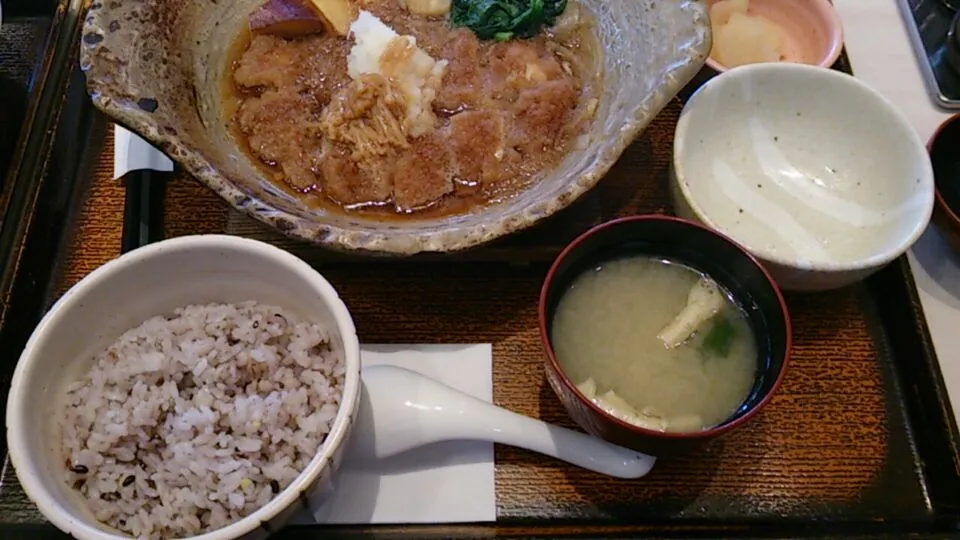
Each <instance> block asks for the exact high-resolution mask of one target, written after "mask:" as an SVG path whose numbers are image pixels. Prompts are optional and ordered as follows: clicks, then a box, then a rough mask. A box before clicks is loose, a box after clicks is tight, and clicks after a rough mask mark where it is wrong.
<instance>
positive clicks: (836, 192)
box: [671, 63, 934, 290]
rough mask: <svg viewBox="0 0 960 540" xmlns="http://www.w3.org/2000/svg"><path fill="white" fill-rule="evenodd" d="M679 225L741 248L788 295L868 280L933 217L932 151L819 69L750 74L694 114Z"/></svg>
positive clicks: (735, 76)
mask: <svg viewBox="0 0 960 540" xmlns="http://www.w3.org/2000/svg"><path fill="white" fill-rule="evenodd" d="M673 152H674V153H673V164H672V165H673V167H672V172H671V184H672V186H671V189H672V195H673V201H674V208H675V211H676V213H677V214H678V215H680V216H682V217H686V218H689V219H695V220H698V221H701V222H703V223H704V224H706V225H708V226H710V227H712V228H714V229H716V230H719V231H720V232H722V233H724V234H726V235H728V236H730V237H731V238H733V239H734V240H735V241H737V242H739V243H740V244H742V245H743V246H744V247H746V248H747V249H748V250H749V251H750V252H752V253H753V254H754V255H755V256H756V257H758V258H759V259H760V260H761V262H763V263H764V264H765V265H766V266H767V267H768V269H769V270H770V271H771V273H772V274H773V276H774V278H775V279H776V280H777V282H778V284H779V285H780V286H781V287H782V288H784V289H789V290H827V289H834V288H839V287H843V286H845V285H849V284H851V283H853V282H856V281H858V280H861V279H863V278H865V277H867V276H868V275H870V274H872V273H873V272H875V271H877V270H878V269H880V268H882V267H883V266H885V265H886V264H887V263H889V262H890V261H892V260H894V259H896V258H897V257H899V256H900V255H902V254H903V253H904V252H905V251H906V250H907V249H909V248H910V246H911V245H913V243H914V242H916V240H917V239H918V238H919V237H920V235H921V234H922V233H923V230H924V229H925V228H926V226H927V223H928V222H929V220H930V216H931V213H932V210H933V200H934V186H933V171H932V167H931V165H930V159H929V157H928V156H927V152H926V149H925V147H924V144H923V141H921V140H920V138H919V136H918V135H917V133H916V132H915V131H914V129H913V128H912V127H911V126H910V124H909V123H908V122H907V120H906V119H905V118H904V117H903V116H902V115H901V114H900V113H899V112H898V111H897V110H896V109H895V108H894V107H893V105H892V104H891V103H890V102H889V101H887V100H886V99H885V98H883V97H882V96H881V95H880V94H879V93H878V92H876V91H875V90H873V89H872V88H870V87H869V86H867V85H866V84H864V83H862V82H860V81H858V80H857V79H855V78H854V77H852V76H850V75H846V74H844V73H840V72H837V71H832V70H829V69H824V68H820V67H815V66H807V65H801V64H789V63H769V64H755V65H748V66H741V67H738V68H736V69H732V70H730V71H727V72H725V73H723V74H721V75H719V76H717V77H715V78H713V79H712V80H710V81H709V82H707V83H706V84H705V85H704V86H703V87H701V88H700V89H699V90H698V91H697V92H696V93H695V94H694V95H693V96H692V97H691V98H690V100H689V101H688V102H687V104H686V106H685V107H684V109H683V113H682V114H681V116H680V120H679V123H678V125H677V130H676V134H675V138H674V150H673Z"/></svg>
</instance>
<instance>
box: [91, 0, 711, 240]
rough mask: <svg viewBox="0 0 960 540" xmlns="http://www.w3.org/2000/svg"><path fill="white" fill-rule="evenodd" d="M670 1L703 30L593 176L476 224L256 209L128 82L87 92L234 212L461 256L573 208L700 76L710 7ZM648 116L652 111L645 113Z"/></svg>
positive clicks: (94, 34) (96, 20)
mask: <svg viewBox="0 0 960 540" xmlns="http://www.w3.org/2000/svg"><path fill="white" fill-rule="evenodd" d="M670 2H671V3H674V2H675V3H676V4H678V7H677V9H678V10H682V11H684V12H686V13H688V14H689V17H690V20H691V25H692V26H695V27H696V29H695V30H691V34H692V35H695V36H696V37H697V38H698V39H696V41H695V42H694V43H693V44H692V46H691V45H689V44H688V45H685V46H684V47H683V48H682V49H679V50H677V51H676V54H677V56H676V58H673V59H672V60H671V63H670V64H669V67H667V68H666V69H665V71H664V73H663V81H662V83H663V85H662V86H663V87H662V88H661V89H660V90H659V91H656V92H654V93H652V94H651V95H650V97H649V99H647V100H643V101H642V102H640V101H639V100H638V102H637V103H635V104H633V105H632V106H631V107H630V109H629V111H628V114H625V115H624V116H623V119H622V125H621V126H620V128H619V130H618V131H617V132H616V135H615V142H614V144H608V145H607V146H606V148H605V149H604V151H603V152H602V154H598V155H597V156H595V159H594V163H595V164H594V165H593V166H592V167H591V168H590V169H589V170H588V171H587V173H586V174H583V175H581V176H582V177H581V178H569V179H567V183H566V186H565V187H564V188H563V189H561V190H558V191H556V192H555V193H553V194H551V196H550V197H549V199H545V200H537V201H532V202H531V204H529V205H527V206H525V207H522V206H518V205H511V206H513V207H512V208H510V210H509V211H508V212H507V211H505V212H502V213H498V214H497V215H496V217H492V218H491V219H490V220H489V221H474V222H472V223H470V224H467V225H463V224H461V223H458V222H456V221H455V220H454V221H450V222H448V223H443V224H442V225H441V226H438V227H436V228H435V229H433V230H428V231H422V232H410V233H403V234H391V233H389V232H365V231H357V230H354V229H350V228H349V227H341V226H338V225H333V224H330V223H328V222H324V221H322V220H320V219H318V220H313V219H308V218H305V217H301V216H296V215H293V214H290V213H287V212H285V211H282V210H280V209H278V208H276V207H275V206H271V205H269V204H267V203H264V202H263V201H260V200H257V201H255V202H256V204H251V203H250V201H251V197H249V196H248V193H246V192H245V191H244V190H242V189H240V188H239V187H238V186H237V185H236V184H235V183H234V182H233V181H232V180H231V179H230V178H227V177H226V176H224V175H223V174H222V173H220V172H219V171H218V170H216V169H215V168H214V167H213V166H212V165H211V163H210V162H209V160H208V159H207V158H206V157H205V156H204V155H202V154H200V153H199V152H195V151H193V150H192V149H190V148H189V147H187V146H185V145H184V144H182V143H181V142H180V141H179V140H178V138H177V136H176V135H172V134H170V133H168V132H167V131H165V130H164V129H162V126H161V125H159V124H158V122H157V121H156V120H155V119H153V118H152V117H150V115H147V114H145V113H144V112H143V111H141V110H139V109H138V108H137V106H136V104H135V103H132V102H131V101H130V99H129V98H130V96H129V95H124V93H123V92H130V91H131V90H130V89H129V88H124V87H123V82H122V81H121V82H118V81H117V80H110V81H106V80H103V81H100V80H94V79H91V78H90V77H89V76H88V77H87V80H86V84H87V91H88V93H89V94H90V96H91V99H92V101H93V103H94V105H95V106H96V107H97V108H98V109H100V110H101V111H102V112H103V113H104V114H106V115H107V116H108V117H110V118H111V119H113V120H114V121H116V122H117V123H118V124H120V125H123V126H124V127H126V128H127V129H129V130H131V131H132V132H134V133H136V134H138V135H139V136H140V137H143V138H144V139H145V140H147V141H149V142H150V143H151V144H153V145H154V146H156V147H157V148H159V149H161V150H162V151H164V152H165V153H166V154H167V155H169V156H171V158H172V159H174V160H175V161H177V162H178V163H180V164H181V165H182V166H183V167H184V169H185V170H186V171H187V172H189V173H190V174H191V175H193V176H194V177H195V178H197V179H198V180H199V181H200V182H202V183H203V184H205V185H207V186H208V187H209V188H210V189H212V190H214V191H215V192H216V193H217V194H219V195H220V196H221V197H222V198H223V199H224V200H225V201H227V202H228V203H229V204H230V205H232V206H233V207H234V208H236V209H238V210H240V211H241V212H243V213H244V214H246V215H248V216H250V217H252V218H254V219H256V220H258V221H260V222H262V223H265V224H267V225H270V226H271V227H274V228H275V229H277V230H279V231H280V232H282V233H283V234H285V235H287V236H289V237H291V238H295V239H300V240H305V241H307V242H310V243H314V244H318V245H321V246H323V247H325V248H328V249H333V250H338V251H346V252H354V253H358V254H364V255H379V256H409V255H415V254H417V253H422V252H455V251H461V250H464V249H467V248H472V247H475V246H478V245H481V244H485V243H488V242H491V241H493V240H495V239H498V238H500V237H503V236H506V235H508V234H511V233H514V232H517V231H520V230H523V229H526V228H528V227H530V226H532V225H534V224H535V223H538V222H540V221H541V220H543V219H545V218H547V217H549V216H551V215H553V214H555V213H557V212H558V211H560V210H562V209H564V208H566V207H568V206H569V205H570V204H572V203H573V202H574V201H576V200H577V199H578V198H579V197H581V196H582V195H583V194H584V193H586V192H587V191H589V190H590V189H592V188H593V187H594V186H595V185H596V183H597V182H599V181H600V180H601V179H602V178H603V176H604V175H605V174H606V173H607V172H608V171H609V170H610V168H611V167H612V166H613V165H614V163H615V162H616V160H617V158H619V156H620V155H621V154H622V153H623V151H624V150H625V149H626V148H627V146H629V145H630V144H631V143H632V142H633V141H634V139H635V138H636V137H637V136H638V135H639V133H641V131H642V130H643V129H644V128H645V127H646V126H647V125H648V124H649V122H650V121H652V119H653V117H654V116H655V115H656V114H657V113H659V111H661V110H662V109H663V107H664V106H666V104H667V103H668V102H669V100H670V99H672V97H674V96H675V95H676V94H677V93H678V92H679V91H680V90H681V89H682V87H683V86H684V85H686V84H687V83H688V82H689V81H690V80H691V79H693V77H694V76H695V75H696V74H697V72H698V71H699V70H700V68H701V67H702V66H703V62H704V61H705V59H706V57H707V54H708V53H709V48H710V44H711V38H712V37H711V34H710V28H709V21H708V15H707V11H706V7H705V5H704V4H703V3H702V2H700V1H699V0H670ZM105 5H106V6H109V5H110V3H107V4H104V3H99V4H98V3H95V4H94V5H93V6H91V8H90V11H89V12H88V15H87V17H86V19H85V21H84V28H83V34H84V39H82V40H81V43H80V47H81V53H80V63H81V68H82V69H84V70H85V71H87V72H89V71H90V68H91V65H92V64H97V63H99V64H103V65H106V64H107V63H108V62H109V60H107V59H105V58H103V57H102V56H101V55H102V54H103V53H102V51H101V46H102V43H103V42H104V36H105V35H109V31H108V27H109V25H110V21H111V18H110V17H111V15H110V13H109V10H108V9H106V8H105ZM95 8H96V9H95ZM88 38H89V39H88ZM103 69H104V70H108V68H103ZM118 87H119V88H120V90H119V91H118ZM642 111H646V112H645V113H644V114H643V115H641V114H640V113H641V112H642ZM504 204H507V203H504ZM491 208H493V207H491Z"/></svg>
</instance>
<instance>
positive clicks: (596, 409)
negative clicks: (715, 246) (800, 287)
mask: <svg viewBox="0 0 960 540" xmlns="http://www.w3.org/2000/svg"><path fill="white" fill-rule="evenodd" d="M654 221H660V222H669V223H675V224H678V225H681V226H684V227H690V228H694V229H699V230H701V231H703V232H706V233H708V234H710V235H713V236H716V237H719V238H720V239H721V240H723V241H724V242H726V243H727V244H729V245H730V246H732V247H734V248H736V251H738V252H740V254H741V255H743V256H744V257H745V258H746V259H747V260H749V261H750V263H752V265H753V266H754V267H755V268H756V269H758V270H759V271H760V273H761V275H763V277H764V279H765V280H766V281H767V283H768V284H769V285H770V287H771V288H772V290H773V292H774V294H775V295H776V299H777V304H778V305H779V306H780V310H781V313H782V316H783V322H784V325H783V331H784V336H785V343H786V345H785V347H784V350H783V361H782V362H781V363H780V369H779V372H778V373H777V377H776V379H775V380H774V381H773V383H772V384H771V385H770V388H769V389H768V390H767V391H766V392H765V393H764V395H763V397H761V398H760V399H759V400H758V401H757V402H756V403H754V404H753V405H751V406H750V407H749V408H748V409H747V411H746V412H744V413H743V414H741V415H740V416H739V417H737V418H734V419H733V420H730V416H728V417H727V419H725V420H724V421H723V422H721V423H719V424H717V425H715V426H713V427H709V428H705V429H701V430H697V431H677V432H672V431H657V430H653V429H649V428H645V427H642V426H639V425H637V424H632V423H630V422H626V421H624V420H621V419H619V418H617V417H616V416H614V415H612V414H610V413H608V412H607V411H605V410H603V408H601V407H600V406H599V405H597V404H596V403H594V402H593V400H591V399H590V398H588V397H587V396H586V395H584V393H583V392H581V391H580V389H579V388H577V385H576V384H574V383H573V381H572V380H571V379H570V377H569V376H568V375H567V373H566V371H565V370H564V369H563V367H562V366H561V365H560V362H559V361H558V360H557V357H556V354H555V352H554V349H553V343H552V341H551V339H550V332H549V330H548V328H547V326H548V318H549V316H550V315H552V311H551V310H548V308H547V305H548V302H549V298H550V295H551V293H552V292H553V290H554V283H555V282H556V277H557V273H558V270H559V267H560V264H562V263H563V262H564V261H566V260H567V258H568V257H570V255H571V253H572V252H573V251H574V250H576V249H577V248H578V247H579V246H580V245H582V244H583V243H584V242H585V241H586V240H587V239H589V238H591V237H592V236H594V235H596V234H598V233H600V232H602V231H605V230H608V229H613V228H616V227H621V226H624V225H628V224H631V223H638V222H654ZM537 312H538V313H537V318H538V320H539V321H538V322H539V329H540V340H541V343H542V344H543V349H544V351H545V354H546V357H547V362H548V363H549V365H550V366H551V367H552V368H553V370H554V371H555V372H556V374H557V375H558V378H559V380H560V381H562V384H563V386H564V387H566V389H567V390H568V391H569V392H571V393H572V395H573V396H575V397H576V398H577V400H578V401H580V402H581V403H583V404H584V405H586V407H587V408H588V409H589V410H590V412H591V413H592V414H593V415H594V416H599V417H600V418H602V419H603V420H604V421H605V422H606V423H609V424H613V425H615V426H617V427H618V428H619V429H622V430H626V431H630V432H634V433H636V434H639V435H642V436H644V437H651V438H660V439H669V440H694V439H708V438H712V437H716V436H718V435H721V434H723V433H726V432H728V431H732V430H734V429H736V428H737V427H739V426H741V425H743V424H745V423H746V422H748V421H749V420H750V419H751V418H753V417H754V415H756V414H757V413H758V412H760V410H761V409H763V408H764V407H765V406H766V405H767V403H768V402H769V401H770V400H771V399H772V398H773V396H774V394H776V393H777V390H778V389H779V388H780V384H781V383H782V382H783V378H784V376H785V375H786V372H787V365H788V364H789V362H790V353H791V349H792V344H793V331H792V325H791V320H790V312H789V310H788V309H787V302H786V300H785V299H784V297H783V292H782V291H781V290H780V287H779V286H778V285H777V283H776V281H774V279H773V276H772V275H771V274H770V272H769V271H768V270H767V269H766V267H764V266H763V265H762V264H760V262H759V261H758V260H757V258H756V257H754V256H753V254H751V253H750V252H748V251H747V250H746V249H744V248H743V246H741V245H740V244H737V243H736V242H735V241H734V240H733V239H731V238H730V237H728V236H726V235H724V234H723V233H720V232H718V231H714V230H712V229H710V228H708V227H705V226H703V225H700V224H699V223H696V222H693V221H690V220H688V219H683V218H680V217H675V216H665V215H659V214H648V215H636V216H626V217H621V218H616V219H612V220H610V221H606V222H604V223H601V224H599V225H596V226H594V227H592V228H590V229H589V230H587V231H586V232H584V233H582V234H581V235H580V236H578V237H577V238H575V239H574V240H573V241H572V242H570V244H568V245H567V246H566V247H565V248H564V249H563V251H561V252H560V255H558V256H557V258H556V259H555V260H554V262H553V263H552V264H551V265H550V269H549V270H548V271H547V275H546V277H545V278H544V280H543V286H542V287H541V289H540V299H539V305H538V309H537ZM754 380H756V377H755V378H754ZM731 416H732V415H731Z"/></svg>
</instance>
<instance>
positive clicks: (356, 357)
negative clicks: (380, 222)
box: [6, 235, 361, 540]
mask: <svg viewBox="0 0 960 540" xmlns="http://www.w3.org/2000/svg"><path fill="white" fill-rule="evenodd" d="M188 248H193V249H196V248H200V249H204V248H209V249H217V248H231V249H234V250H237V251H245V252H247V253H249V254H253V255H256V256H258V257H262V258H265V259H272V260H273V261H274V262H275V263H277V264H281V265H284V266H287V267H289V268H290V270H291V271H293V272H294V273H295V274H297V275H298V276H300V278H301V279H302V280H303V281H304V282H305V283H309V284H310V285H311V286H312V287H313V288H314V289H315V290H316V291H317V293H318V294H319V295H321V296H322V297H323V298H324V300H325V301H326V303H327V306H328V307H329V308H330V311H331V313H332V314H333V316H334V320H335V321H336V331H337V332H338V333H339V335H340V337H341V339H342V340H343V348H344V364H345V372H346V376H345V380H344V389H343V396H342V398H341V403H340V407H339V409H338V410H337V416H336V419H335V420H334V422H333V425H332V426H331V428H330V433H329V434H328V436H327V438H326V439H325V440H324V442H323V444H322V445H321V447H320V450H319V451H318V452H317V455H316V456H314V457H313V459H311V460H310V463H308V464H307V466H306V467H305V468H304V470H303V471H301V472H300V475H299V476H297V478H296V479H295V480H294V481H293V482H292V483H291V484H290V485H289V486H287V488H286V489H284V490H283V491H281V492H280V493H279V494H277V496H276V497H274V498H273V499H272V500H271V501H270V502H269V503H267V504H266V505H264V506H263V507H262V508H260V509H258V510H257V511H256V512H254V513H252V514H250V515H248V516H247V517H245V518H243V519H241V520H239V521H236V522H234V523H232V524H230V525H228V526H226V527H222V528H220V529H215V530H213V531H210V532H208V533H205V534H202V535H199V536H192V537H189V538H190V539H191V540H228V539H233V538H238V537H240V536H243V535H245V534H247V533H250V532H252V531H254V530H256V529H257V528H259V527H261V526H262V524H263V523H266V522H269V521H270V520H271V519H273V518H274V517H275V516H277V515H278V514H279V513H280V512H282V511H283V510H285V509H287V508H288V507H290V506H291V505H294V504H299V502H300V501H301V497H302V494H303V493H304V492H305V491H306V489H307V487H309V486H310V485H311V484H312V483H313V482H315V481H316V480H317V478H318V477H319V476H320V474H321V473H322V472H323V471H324V470H325V469H326V468H327V467H328V466H329V461H330V458H331V456H333V454H334V452H335V451H336V450H337V448H339V447H340V446H341V445H343V444H346V442H347V435H346V434H347V432H348V429H349V426H350V424H351V422H352V421H353V418H352V417H353V411H355V410H356V408H357V404H358V403H359V400H360V382H361V381H360V343H359V341H358V339H357V333H356V328H355V326H354V323H353V319H352V318H351V316H350V313H349V312H348V311H347V307H346V305H345V304H344V303H343V301H342V300H341V299H340V297H339V295H338V294H337V292H336V290H335V289H334V288H333V286H332V285H330V283H329V282H328V281H327V280H326V279H325V278H324V277H323V276H321V275H320V274H319V273H317V271H316V270H314V269H313V268H311V267H310V265H308V264H307V263H305V262H303V261H302V260H300V259H299V258H297V257H295V256H293V255H291V254H290V253H287V252H286V251H284V250H282V249H280V248H277V247H274V246H272V245H270V244H267V243H264V242H260V241H257V240H250V239H245V238H239V237H235V236H226V235H196V236H183V237H179V238H174V239H171V240H164V241H161V242H157V243H154V244H150V245H148V246H146V247H142V248H139V249H136V250H133V251H130V252H128V253H126V254H124V255H122V256H120V257H119V258H116V259H114V260H112V261H110V262H108V263H106V264H104V265H103V266H101V267H99V268H97V269H96V270H94V271H93V272H91V273H90V274H88V275H87V276H86V277H84V278H83V279H81V280H80V281H79V282H78V283H77V284H76V285H74V286H73V287H71V288H70V290H69V291H67V292H66V293H65V294H64V295H63V296H62V297H61V298H60V299H59V300H58V301H57V302H56V304H54V305H53V307H52V308H50V311H48V312H47V314H46V315H45V316H44V317H43V320H41V321H40V324H39V325H38V326H37V328H36V329H35V330H34V332H33V334H32V335H31V336H30V339H29V341H28V342H27V345H26V347H25V348H24V350H23V353H22V354H21V355H20V359H19V361H18V363H17V367H16V370H15V371H14V374H13V380H12V382H11V389H10V395H9V397H8V399H7V414H6V423H7V446H8V448H9V452H10V460H11V462H12V464H13V467H14V470H15V471H16V473H17V478H18V479H19V480H20V484H21V485H22V486H23V490H24V492H25V493H26V494H27V496H28V497H30V499H31V500H33V501H34V503H35V504H36V505H37V507H38V508H39V509H40V512H41V513H42V514H43V515H44V516H45V517H46V518H47V519H49V520H50V522H51V523H53V524H54V525H55V526H56V527H57V528H58V529H60V530H61V531H64V532H66V533H68V534H70V535H71V536H73V537H74V538H77V539H78V540H129V538H130V537H129V536H119V535H115V534H110V533H107V532H105V531H103V530H102V529H97V528H94V527H91V526H90V525H87V524H86V523H84V521H82V520H80V519H78V518H76V517H75V516H74V515H72V514H71V513H69V512H68V511H66V510H65V509H64V508H63V507H61V506H60V505H59V504H57V503H56V502H55V501H54V499H53V497H51V495H50V493H49V492H48V491H47V490H46V489H45V488H44V487H43V484H42V483H40V482H38V481H37V480H36V479H35V476H34V474H33V471H34V470H35V469H36V465H35V462H34V461H33V454H32V453H31V448H29V447H28V445H27V444H26V442H25V441H26V440H27V438H26V437H22V436H20V434H21V432H25V431H27V430H30V429H34V428H32V427H31V426H26V425H23V424H22V423H21V422H20V417H22V416H23V413H22V412H21V411H22V410H23V409H24V408H25V407H26V406H27V399H26V397H27V394H28V393H29V392H31V391H32V388H26V387H25V386H24V384H25V383H24V380H23V379H24V377H26V375H27V371H28V370H29V367H30V364H31V360H32V359H33V351H34V349H35V348H36V347H37V345H38V344H39V343H41V342H43V341H44V340H46V339H49V337H48V336H49V335H50V334H52V333H53V332H54V331H55V329H56V328H57V326H58V325H59V324H60V319H61V312H62V311H63V310H64V308H65V307H66V306H67V305H68V304H70V303H72V302H73V301H74V300H73V299H74V297H75V296H77V295H78V293H80V292H81V291H83V290H86V289H93V288H97V287H105V286H109V284H110V282H111V281H113V280H114V279H115V278H116V276H118V275H120V274H122V273H124V272H127V271H129V270H128V268H129V267H130V265H131V263H133V262H135V261H137V262H140V261H143V260H145V259H146V260H149V259H153V258H158V257H163V256H164V253H165V252H168V251H177V250H180V249H188ZM184 540H186V539H184Z"/></svg>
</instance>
